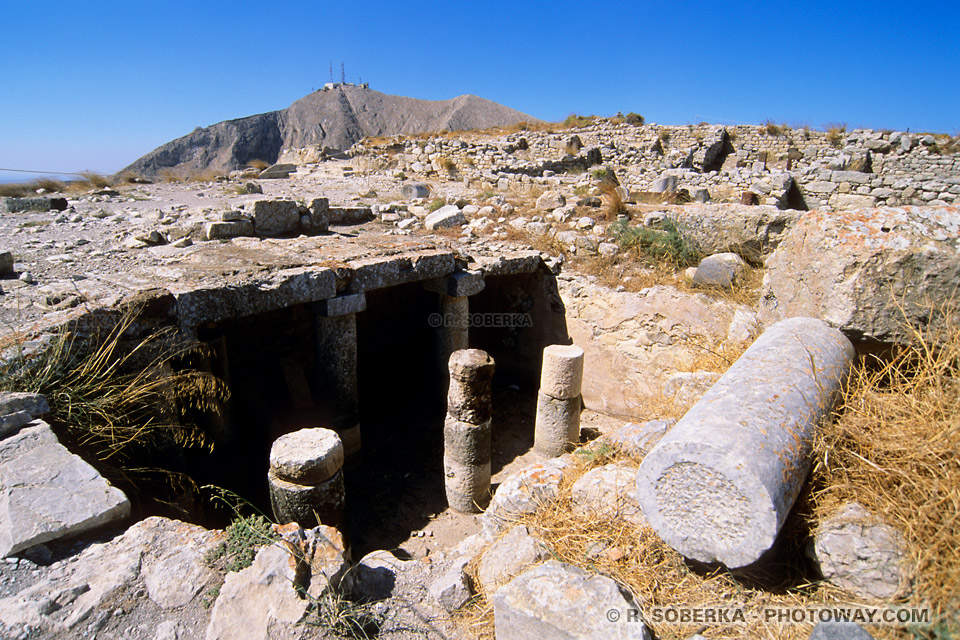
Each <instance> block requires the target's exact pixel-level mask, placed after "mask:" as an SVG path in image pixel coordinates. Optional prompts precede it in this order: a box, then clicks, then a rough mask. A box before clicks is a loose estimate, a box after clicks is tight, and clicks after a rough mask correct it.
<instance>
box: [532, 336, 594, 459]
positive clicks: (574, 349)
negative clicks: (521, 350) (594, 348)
mask: <svg viewBox="0 0 960 640" xmlns="http://www.w3.org/2000/svg"><path fill="white" fill-rule="evenodd" d="M582 386H583V349H581V348H580V347H578V346H577V345H575V344H571V345H561V344H553V345H550V346H549V347H547V348H546V349H544V350H543V365H542V367H541V369H540V391H539V393H537V420H536V426H535V427H534V436H533V448H534V450H536V451H537V453H539V454H540V455H543V456H547V457H548V458H556V457H557V456H559V455H562V454H563V453H564V452H565V451H566V450H567V448H568V447H569V446H570V445H571V444H574V443H577V442H579V441H580V389H581V387H582Z"/></svg>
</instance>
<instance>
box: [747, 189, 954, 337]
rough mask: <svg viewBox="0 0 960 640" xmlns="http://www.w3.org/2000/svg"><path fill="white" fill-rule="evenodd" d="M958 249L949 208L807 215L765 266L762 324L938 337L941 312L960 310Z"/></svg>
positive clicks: (870, 334)
mask: <svg viewBox="0 0 960 640" xmlns="http://www.w3.org/2000/svg"><path fill="white" fill-rule="evenodd" d="M958 247H960V211H957V210H956V209H953V208H950V207H946V208H938V207H900V208H896V209H894V208H879V209H872V210H861V211H856V212H839V211H838V212H820V211H810V212H806V213H805V214H804V215H803V216H802V217H801V218H800V219H799V220H798V222H797V223H796V225H795V226H794V228H793V230H792V231H791V232H790V233H789V234H788V235H787V237H786V238H785V239H784V241H783V242H782V243H781V244H780V246H778V247H777V250H776V251H775V252H774V253H773V254H772V255H771V256H770V257H769V258H768V259H767V262H766V273H765V275H764V279H763V286H762V290H761V293H762V298H761V306H760V319H761V321H762V322H763V323H764V324H769V323H771V322H774V321H776V320H779V319H782V318H788V317H791V316H813V317H819V318H822V319H823V320H825V321H826V322H828V323H829V324H831V325H832V326H834V327H837V328H838V329H840V330H841V331H843V332H844V333H845V334H847V336H848V337H850V338H851V339H853V340H861V339H867V340H876V341H881V342H908V341H910V340H912V339H913V335H912V327H926V328H927V329H928V330H929V331H931V332H932V333H934V334H936V333H937V332H940V333H942V332H943V331H946V330H948V329H949V327H948V325H946V324H945V317H946V314H945V313H944V312H945V311H949V310H950V308H952V309H953V310H954V313H956V309H957V305H958V304H960V300H958V299H957V296H956V295H955V292H956V287H957V282H958V281H960V250H958ZM944 305H945V306H946V307H948V308H946V309H941V308H940V307H941V306H944ZM951 305H952V306H951ZM931 307H934V308H935V309H934V311H933V312H931Z"/></svg>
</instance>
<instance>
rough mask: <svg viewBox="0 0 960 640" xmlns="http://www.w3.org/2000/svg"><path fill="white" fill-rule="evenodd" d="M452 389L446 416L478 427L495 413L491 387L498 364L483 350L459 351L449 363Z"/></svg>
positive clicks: (454, 353) (450, 389) (451, 356)
mask: <svg viewBox="0 0 960 640" xmlns="http://www.w3.org/2000/svg"><path fill="white" fill-rule="evenodd" d="M447 366H448V370H449V372H450V386H449V387H448V391H447V415H448V416H450V417H452V418H454V419H456V420H460V421H463V422H469V423H470V424H474V425H478V424H483V423H485V422H487V421H489V420H490V416H491V415H492V412H493V408H492V407H493V405H492V402H491V385H492V383H493V374H494V371H495V370H496V363H494V361H493V358H491V357H490V355H489V354H488V353H487V352H485V351H481V350H480V349H459V350H457V351H454V352H453V353H452V354H451V355H450V359H449V361H448V364H447Z"/></svg>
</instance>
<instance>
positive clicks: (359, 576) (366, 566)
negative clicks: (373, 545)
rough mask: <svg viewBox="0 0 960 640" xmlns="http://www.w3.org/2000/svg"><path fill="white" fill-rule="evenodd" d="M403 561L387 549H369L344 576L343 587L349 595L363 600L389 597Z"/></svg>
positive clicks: (368, 600) (372, 600)
mask: <svg viewBox="0 0 960 640" xmlns="http://www.w3.org/2000/svg"><path fill="white" fill-rule="evenodd" d="M403 563H404V561H403V560H400V559H399V558H397V557H396V556H394V555H393V554H392V553H390V552H389V551H384V550H378V551H371V552H370V553H368V554H367V555H365V556H364V557H363V558H362V559H361V560H360V562H358V563H357V564H356V565H354V566H353V567H352V568H351V569H350V571H349V573H347V575H346V576H345V577H344V580H343V588H344V590H345V591H346V592H347V593H349V594H350V597H352V598H355V599H357V600H361V601H365V602H375V601H378V600H384V599H386V598H389V597H390V596H391V595H392V594H393V591H394V588H396V586H397V572H398V571H400V570H401V567H402V565H403Z"/></svg>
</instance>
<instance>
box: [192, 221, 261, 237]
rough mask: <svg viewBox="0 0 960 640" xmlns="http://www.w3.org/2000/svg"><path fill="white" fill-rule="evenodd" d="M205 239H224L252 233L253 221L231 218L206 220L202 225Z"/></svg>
mask: <svg viewBox="0 0 960 640" xmlns="http://www.w3.org/2000/svg"><path fill="white" fill-rule="evenodd" d="M203 234H204V236H206V238H207V240H224V239H226V238H239V237H240V236H252V235H253V223H252V222H250V221H249V220H245V219H243V220H231V221H228V222H208V223H207V225H206V226H205V227H204V231H203Z"/></svg>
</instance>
